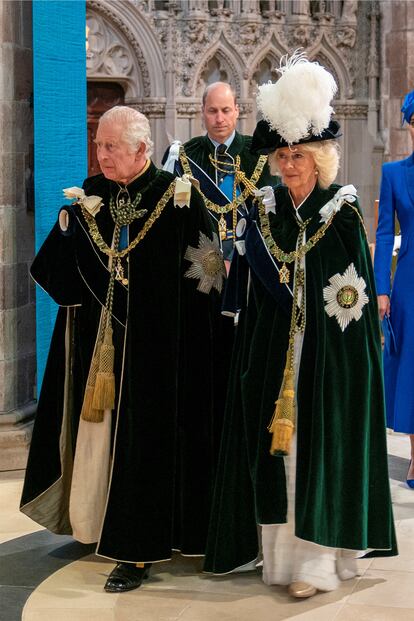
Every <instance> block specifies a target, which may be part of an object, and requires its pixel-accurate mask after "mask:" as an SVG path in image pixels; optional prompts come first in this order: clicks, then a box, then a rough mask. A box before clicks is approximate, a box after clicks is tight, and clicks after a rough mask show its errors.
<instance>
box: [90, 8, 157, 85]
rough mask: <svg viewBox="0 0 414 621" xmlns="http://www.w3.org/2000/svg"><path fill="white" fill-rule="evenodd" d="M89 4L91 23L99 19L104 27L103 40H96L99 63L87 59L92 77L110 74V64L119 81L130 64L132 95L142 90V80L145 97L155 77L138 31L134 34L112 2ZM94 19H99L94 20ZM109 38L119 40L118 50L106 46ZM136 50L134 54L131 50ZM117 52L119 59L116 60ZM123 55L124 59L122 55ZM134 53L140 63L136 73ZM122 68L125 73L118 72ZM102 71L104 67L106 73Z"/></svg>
mask: <svg viewBox="0 0 414 621" xmlns="http://www.w3.org/2000/svg"><path fill="white" fill-rule="evenodd" d="M87 6H88V11H87V18H86V23H87V26H90V22H92V23H96V22H98V24H99V28H100V30H99V33H100V36H99V39H100V41H99V42H98V41H96V44H97V51H96V53H97V61H96V62H97V64H98V67H96V65H95V64H94V63H93V62H92V66H91V65H90V64H89V65H88V61H89V62H91V59H87V75H88V77H93V78H101V79H102V78H103V77H107V76H108V73H107V72H108V68H109V70H110V71H112V73H111V74H110V76H111V78H113V79H114V78H118V79H119V82H120V83H122V81H123V78H124V77H125V75H126V74H125V71H126V68H127V67H130V69H129V72H128V74H127V75H128V76H130V77H131V80H129V81H128V83H129V84H130V85H131V93H127V94H128V96H134V95H135V96H136V95H137V94H138V92H137V88H136V87H137V86H138V84H140V85H141V86H142V91H141V93H140V94H141V95H142V94H143V95H144V96H145V97H149V96H150V95H151V79H150V75H149V71H148V65H147V62H146V60H145V57H144V54H143V52H142V49H141V47H140V45H139V39H138V38H137V36H136V34H134V32H133V31H132V30H131V29H130V28H129V26H128V25H127V24H126V23H125V22H124V21H123V20H122V19H121V18H120V17H119V16H118V14H117V12H116V11H114V10H113V9H112V8H111V7H110V6H109V5H108V4H106V3H103V2H102V1H101V0H88V3H87ZM93 20H96V21H95V22H93ZM108 40H109V41H112V42H115V45H114V47H115V49H114V50H113V49H112V46H111V47H110V48H109V49H108V47H107V46H106V47H105V48H103V46H104V42H107V41H108ZM132 51H133V54H132V53H131V52H132ZM98 52H99V54H98ZM102 56H103V57H102ZM114 56H115V58H116V61H114V58H113V57H114ZM120 56H121V58H122V60H121V59H120ZM134 57H135V60H136V63H137V71H136V73H135V75H133V74H132V71H131V69H132V64H135V62H133V60H132V59H133V58H134ZM125 65H126V66H125ZM120 68H121V69H123V71H122V72H121V73H116V72H114V69H115V70H116V69H118V70H119V69H120ZM99 71H102V73H100V72H99ZM134 86H135V88H134Z"/></svg>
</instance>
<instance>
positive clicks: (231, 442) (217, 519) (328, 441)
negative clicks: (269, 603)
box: [205, 186, 396, 573]
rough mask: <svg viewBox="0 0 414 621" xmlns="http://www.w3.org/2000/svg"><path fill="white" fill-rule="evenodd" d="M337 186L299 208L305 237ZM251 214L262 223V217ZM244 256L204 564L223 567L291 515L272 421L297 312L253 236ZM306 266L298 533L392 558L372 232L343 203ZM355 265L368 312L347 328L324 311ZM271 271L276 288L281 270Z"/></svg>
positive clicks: (292, 219) (281, 232)
mask: <svg viewBox="0 0 414 621" xmlns="http://www.w3.org/2000/svg"><path fill="white" fill-rule="evenodd" d="M338 189H339V186H331V187H330V188H329V189H328V190H325V191H323V190H320V189H318V188H316V189H315V190H314V191H313V192H312V194H311V195H310V196H309V197H308V198H307V200H306V201H305V202H304V204H303V205H302V206H301V207H300V209H299V213H300V216H301V218H302V219H303V220H307V219H308V218H310V222H309V224H308V226H307V229H306V238H307V239H309V238H310V237H311V236H312V235H313V234H314V233H315V232H316V231H317V230H318V229H319V227H320V226H321V223H320V215H319V213H318V212H319V209H320V208H321V207H322V206H323V205H324V204H325V203H327V202H328V200H330V198H331V197H332V196H333V195H334V194H335V193H336V191H337V190H338ZM275 198H276V214H272V213H271V214H269V218H270V225H271V231H272V235H273V238H274V239H275V241H276V243H277V244H278V245H279V247H280V248H282V249H283V250H287V251H291V250H294V249H295V248H296V240H297V237H298V223H297V219H296V216H295V210H294V208H293V206H292V203H291V200H290V198H289V196H288V193H287V190H286V188H285V187H282V186H278V187H277V188H276V189H275ZM354 205H356V203H355V204H354ZM356 208H357V210H358V207H356ZM253 220H256V223H257V225H258V226H259V228H260V220H259V218H258V215H257V213H256V214H254V215H253ZM250 226H254V227H255V226H256V224H255V223H254V222H251V223H250ZM246 256H247V257H248V259H249V264H250V277H251V279H250V286H249V296H248V302H247V306H246V307H245V308H244V309H243V310H242V312H241V316H240V322H239V330H238V335H237V343H236V347H235V352H234V357H233V363H232V369H231V376H230V387H229V396H228V401H227V405H226V412H225V421H224V431H223V440H222V445H221V451H220V459H219V467H218V474H217V482H216V488H215V495H214V502H213V511H212V517H211V523H210V529H209V538H208V545H207V554H206V562H205V569H206V571H212V572H215V573H225V572H228V571H231V570H232V569H234V568H236V567H239V566H241V565H243V564H245V563H247V562H249V561H251V560H253V559H255V558H256V557H257V554H258V541H257V527H256V525H257V524H273V523H284V522H286V520H287V493H286V478H285V465H284V458H283V457H273V456H271V455H270V453H269V448H270V442H271V435H270V433H269V432H268V431H267V426H268V424H269V422H270V420H271V417H272V413H273V410H274V403H275V401H276V399H277V398H278V394H279V389H280V385H281V381H282V374H283V370H284V367H285V360H286V351H287V347H288V335H289V326H290V310H288V312H286V308H283V307H282V306H281V305H280V304H278V303H277V302H276V299H277V297H276V296H273V295H271V293H270V292H269V289H268V287H265V286H264V285H263V278H262V277H261V276H262V274H261V269H262V268H261V265H260V263H259V262H256V256H255V247H254V245H252V244H251V242H250V240H249V232H248V233H247V236H246ZM305 263H306V267H305V274H306V276H305V278H306V283H305V292H306V328H305V333H304V338H303V348H302V354H301V359H300V364H299V369H298V387H297V474H296V494H295V533H296V536H297V537H299V538H301V539H304V540H307V541H311V542H314V543H317V544H321V545H324V546H330V547H336V548H348V549H353V550H367V549H373V550H375V551H376V552H374V553H373V554H380V555H384V554H395V553H396V551H395V534H394V524H393V517H392V507H391V499H390V491H389V481H388V471H387V448H386V436H385V416H384V398H383V383H382V366H381V348H380V330H379V320H378V309H377V302H376V291H375V285H374V279H373V272H372V264H371V257H370V253H369V248H368V244H367V241H366V235H365V232H364V229H363V226H362V224H361V221H360V219H359V217H358V214H357V213H356V212H355V211H354V210H353V209H352V208H351V207H350V206H349V205H347V204H344V205H343V206H342V209H341V210H340V212H339V213H338V214H337V215H336V216H335V218H334V220H333V223H332V224H331V226H330V228H329V229H328V230H327V232H326V234H325V235H324V237H323V238H322V239H321V240H320V241H319V243H318V244H317V245H316V246H315V247H314V248H313V249H311V250H310V251H309V252H308V253H307V255H306V258H305ZM351 263H353V264H354V266H355V269H356V271H357V273H358V275H359V276H361V277H362V278H363V279H364V280H365V283H366V290H365V292H366V294H367V295H368V298H369V302H368V303H367V304H366V305H365V306H364V307H363V310H362V317H361V318H360V319H359V320H358V321H356V320H353V321H351V323H350V324H349V325H348V327H347V328H346V329H345V331H344V332H342V330H341V329H340V326H339V324H338V322H337V319H336V318H335V317H329V316H328V315H327V313H326V311H325V302H324V298H323V289H324V287H326V286H327V285H329V282H328V281H329V278H331V277H332V276H334V275H335V274H343V273H344V271H345V270H346V268H347V267H348V266H349V265H350V264H351ZM279 267H280V264H279ZM231 277H232V275H231V274H230V279H231ZM274 277H275V283H276V282H277V281H278V275H277V272H276V270H275V276H274ZM276 279H277V280H276ZM276 286H278V285H276Z"/></svg>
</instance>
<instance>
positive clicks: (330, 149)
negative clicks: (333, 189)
mask: <svg viewBox="0 0 414 621" xmlns="http://www.w3.org/2000/svg"><path fill="white" fill-rule="evenodd" d="M296 146H299V145H296ZM300 147H301V150H302V151H307V152H308V153H311V154H312V156H313V159H314V161H315V167H316V170H317V171H318V185H319V187H320V188H322V190H326V188H329V186H330V185H331V183H333V182H334V181H335V179H336V175H337V174H338V170H339V160H340V153H341V151H340V148H339V144H338V143H337V142H336V140H323V141H321V142H306V143H302V144H301V145H300ZM294 148H295V147H294V146H293V147H292V149H294ZM277 152H278V149H276V151H274V152H273V153H270V154H269V166H270V172H271V174H272V175H278V174H280V170H279V167H278V161H277V157H276V153H277Z"/></svg>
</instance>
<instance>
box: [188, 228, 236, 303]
mask: <svg viewBox="0 0 414 621" xmlns="http://www.w3.org/2000/svg"><path fill="white" fill-rule="evenodd" d="M184 258H185V259H187V261H190V262H191V266H190V267H189V268H188V270H187V271H186V272H185V274H184V276H185V277H186V278H196V279H198V280H199V283H198V285H197V289H198V291H201V292H202V293H210V291H211V289H212V288H213V287H214V289H217V291H218V292H219V293H221V290H222V288H223V280H224V278H225V277H226V268H225V266H224V261H223V256H222V252H221V250H220V246H219V243H218V237H217V235H216V233H213V239H212V240H211V239H210V238H209V237H207V235H205V234H204V233H202V232H201V231H200V237H199V242H198V247H197V248H193V247H192V246H188V248H187V250H186V253H185V255H184Z"/></svg>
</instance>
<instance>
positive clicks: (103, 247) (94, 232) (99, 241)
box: [81, 180, 175, 259]
mask: <svg viewBox="0 0 414 621" xmlns="http://www.w3.org/2000/svg"><path fill="white" fill-rule="evenodd" d="M174 191H175V180H174V181H172V182H171V183H170V185H169V186H168V188H167V190H166V191H165V192H164V194H163V195H162V196H161V198H160V200H159V201H158V203H157V204H156V206H155V209H154V211H153V212H152V213H151V215H150V216H149V218H148V219H147V220H146V221H145V224H144V226H143V227H142V229H141V230H140V232H139V233H138V235H137V236H136V238H135V239H133V240H132V242H131V243H130V244H129V245H128V246H127V247H126V248H124V249H123V250H114V249H112V248H110V247H109V246H108V244H107V243H106V242H105V240H104V239H103V237H102V235H101V234H100V232H99V229H98V225H97V224H96V221H95V218H94V217H93V216H91V214H90V213H89V212H88V211H87V210H86V209H85V207H84V206H83V205H81V209H82V213H83V216H84V218H85V220H86V223H87V225H88V228H89V233H90V234H91V237H92V239H93V241H94V242H95V244H96V245H97V247H98V248H99V250H100V251H101V252H103V253H105V254H106V255H108V257H114V258H116V259H122V258H123V257H125V256H126V255H127V254H129V253H130V252H131V250H133V249H134V248H135V247H136V246H137V245H138V244H139V243H140V242H141V241H142V240H143V239H144V237H145V236H146V234H147V233H148V231H149V230H150V229H151V227H152V225H153V224H154V222H155V221H156V220H158V218H159V217H160V215H161V214H162V212H163V210H164V208H165V206H166V204H167V203H168V201H169V200H170V198H171V197H172V196H174Z"/></svg>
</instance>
